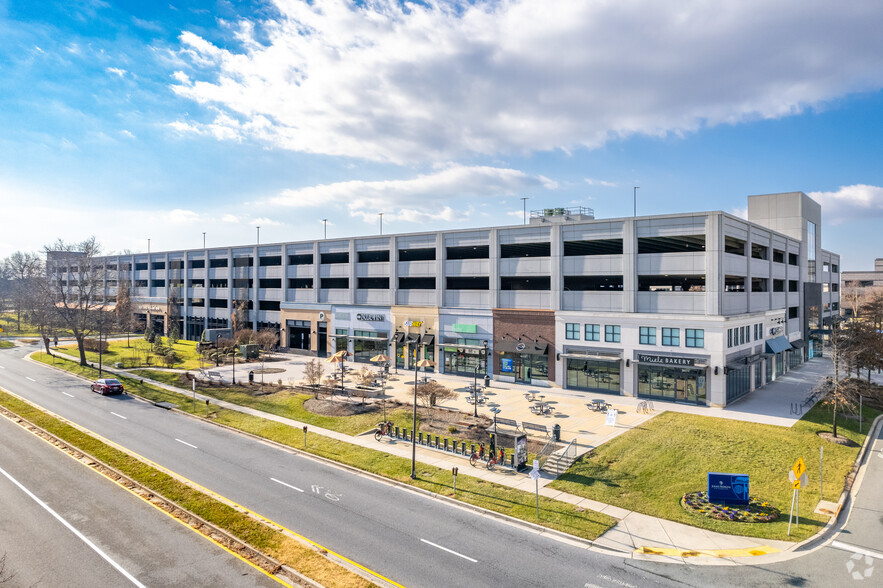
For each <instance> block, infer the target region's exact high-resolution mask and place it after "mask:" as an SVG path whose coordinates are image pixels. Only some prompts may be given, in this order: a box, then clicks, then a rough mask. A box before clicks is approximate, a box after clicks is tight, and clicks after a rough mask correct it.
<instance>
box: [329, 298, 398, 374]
mask: <svg viewBox="0 0 883 588" xmlns="http://www.w3.org/2000/svg"><path fill="white" fill-rule="evenodd" d="M332 316H333V322H332V325H333V328H334V337H333V340H334V350H333V351H342V350H344V349H346V350H347V351H349V352H350V353H351V354H352V355H351V356H350V357H349V360H350V361H353V362H356V363H370V361H371V358H372V357H374V356H375V355H380V354H383V355H387V354H389V346H390V332H391V330H392V324H393V323H392V320H391V315H390V312H389V308H379V307H376V308H368V307H364V306H358V307H356V306H336V305H335V306H334V308H333V310H332Z"/></svg>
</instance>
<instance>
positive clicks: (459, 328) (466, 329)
mask: <svg viewBox="0 0 883 588" xmlns="http://www.w3.org/2000/svg"><path fill="white" fill-rule="evenodd" d="M451 330H452V331H454V332H455V333H477V332H478V325H466V324H463V325H459V324H455V325H453V326H452V327H451Z"/></svg>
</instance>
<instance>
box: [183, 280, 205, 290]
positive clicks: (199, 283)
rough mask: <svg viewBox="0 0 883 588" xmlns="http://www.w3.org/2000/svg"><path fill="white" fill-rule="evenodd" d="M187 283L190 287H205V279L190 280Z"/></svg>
mask: <svg viewBox="0 0 883 588" xmlns="http://www.w3.org/2000/svg"><path fill="white" fill-rule="evenodd" d="M187 285H188V287H190V288H205V280H204V279H203V280H190V281H189V282H188V283H187Z"/></svg>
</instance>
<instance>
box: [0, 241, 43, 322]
mask: <svg viewBox="0 0 883 588" xmlns="http://www.w3.org/2000/svg"><path fill="white" fill-rule="evenodd" d="M3 266H4V268H5V274H6V276H7V277H8V279H9V280H10V291H9V294H10V299H11V302H12V308H13V310H14V311H15V318H16V327H17V330H18V331H21V317H22V314H24V313H25V312H26V311H27V309H28V308H27V307H28V304H29V302H30V292H31V288H32V287H33V284H32V282H33V280H35V279H37V278H40V277H42V276H43V275H45V270H44V266H43V260H42V259H40V256H39V255H37V254H36V253H31V252H27V251H24V252H23V251H16V252H15V253H13V254H12V255H10V256H9V257H7V258H6V259H5V260H4V261H3Z"/></svg>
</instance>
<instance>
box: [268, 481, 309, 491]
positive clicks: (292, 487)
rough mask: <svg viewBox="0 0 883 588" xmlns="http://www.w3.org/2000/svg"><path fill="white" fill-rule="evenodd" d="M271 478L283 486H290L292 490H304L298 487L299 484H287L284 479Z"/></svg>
mask: <svg viewBox="0 0 883 588" xmlns="http://www.w3.org/2000/svg"><path fill="white" fill-rule="evenodd" d="M270 479H271V480H273V481H274V482H276V483H277V484H282V485H283V486H288V487H289V488H291V489H292V490H297V491H298V492H303V490H301V489H300V488H298V487H297V486H292V485H291V484H286V483H285V482H283V481H282V480H277V479H276V478H270Z"/></svg>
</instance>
